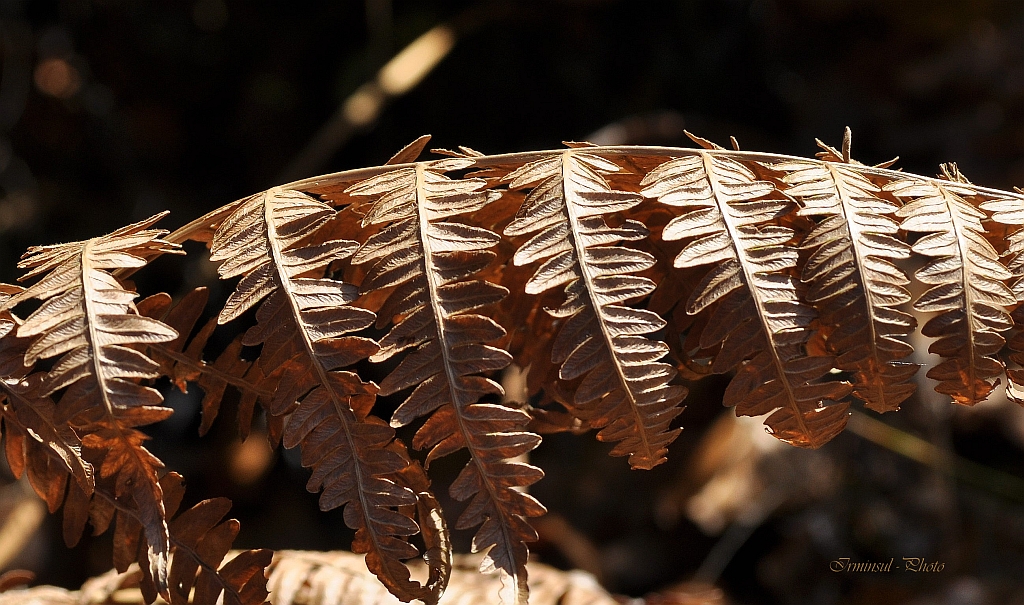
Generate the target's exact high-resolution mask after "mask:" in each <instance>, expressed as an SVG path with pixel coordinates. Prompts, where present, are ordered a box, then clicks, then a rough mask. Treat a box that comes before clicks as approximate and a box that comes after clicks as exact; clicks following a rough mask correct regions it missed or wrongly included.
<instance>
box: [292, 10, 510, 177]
mask: <svg viewBox="0 0 1024 605" xmlns="http://www.w3.org/2000/svg"><path fill="white" fill-rule="evenodd" d="M509 11H510V8H509V5H508V4H506V3H504V2H488V3H482V4H479V5H476V6H472V7H470V8H469V9H466V10H465V11H463V12H462V13H460V14H459V15H458V16H457V17H455V18H454V19H452V20H451V21H450V22H445V23H439V24H438V25H435V26H434V27H432V28H430V29H429V30H427V31H426V32H425V33H423V34H422V35H420V37H418V38H416V39H415V40H413V41H412V42H411V43H410V44H409V45H408V46H406V47H405V48H403V49H402V50H400V51H399V52H398V53H397V54H396V55H395V56H393V57H392V58H391V60H389V61H388V62H387V63H385V64H384V66H383V67H381V68H380V70H379V71H378V72H377V75H376V76H375V77H374V78H373V79H372V80H370V81H369V82H366V83H365V84H363V85H362V86H360V87H359V88H357V89H356V90H355V92H353V93H352V94H351V95H349V96H348V98H346V99H345V100H344V102H342V104H341V105H340V106H338V109H337V110H335V112H334V115H332V116H331V118H330V119H329V120H327V122H326V123H325V124H324V125H323V126H321V127H320V130H318V131H317V132H316V134H314V135H313V138H312V139H310V141H309V143H308V144H306V146H305V147H304V148H303V149H302V151H300V152H299V154H298V155H297V156H295V159H293V160H292V161H291V163H290V164H288V166H287V167H286V168H285V169H284V171H283V172H281V174H280V175H279V176H278V178H277V179H276V180H277V181H278V182H285V181H294V180H298V179H300V178H302V177H306V176H309V175H311V174H315V173H317V172H320V169H321V168H322V167H323V166H324V164H326V163H327V161H328V160H329V159H330V158H331V156H332V155H334V153H335V152H337V151H338V150H339V149H341V147H343V146H344V145H345V143H347V142H348V141H349V139H351V138H352V136H353V135H354V134H356V133H357V132H359V131H360V130H362V129H365V128H367V127H369V126H370V125H371V124H373V123H374V122H375V121H376V120H377V118H378V117H380V114H381V112H382V111H383V110H384V108H385V107H387V105H388V104H389V103H390V102H391V101H392V100H394V99H395V98H397V97H400V96H402V95H404V94H406V93H407V92H409V91H410V90H412V89H413V88H415V87H416V86H417V85H418V84H419V83H420V82H421V81H422V80H423V78H425V77H427V75H428V74H429V73H430V72H431V71H433V69H434V68H435V67H437V65H438V63H440V62H441V61H442V60H443V59H444V58H445V57H446V56H448V53H450V52H451V50H452V48H454V47H455V43H456V42H457V41H458V38H459V37H460V36H465V35H466V34H469V33H472V32H473V31H474V30H476V29H479V28H480V27H481V26H483V25H485V24H487V23H491V22H493V21H495V20H498V19H500V18H502V17H504V16H505V15H507V14H509Z"/></svg>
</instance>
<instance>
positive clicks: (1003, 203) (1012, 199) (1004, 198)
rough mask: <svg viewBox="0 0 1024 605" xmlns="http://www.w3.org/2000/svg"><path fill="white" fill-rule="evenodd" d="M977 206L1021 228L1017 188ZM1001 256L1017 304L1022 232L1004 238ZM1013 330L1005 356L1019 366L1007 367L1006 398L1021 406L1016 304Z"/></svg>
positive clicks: (1022, 312)
mask: <svg viewBox="0 0 1024 605" xmlns="http://www.w3.org/2000/svg"><path fill="white" fill-rule="evenodd" d="M979 207H980V208H981V209H982V210H986V211H988V212H991V213H992V220H993V221H994V222H995V223H997V224H999V225H1004V226H1008V227H1019V226H1020V225H1024V191H1022V190H1021V189H1019V188H1018V189H1016V190H1015V191H1014V192H1012V193H1011V192H1006V193H1004V194H1003V195H1000V196H996V197H995V198H994V199H990V200H988V201H985V202H982V203H981V204H980V205H979ZM1003 256H1008V257H1010V259H1009V262H1008V263H1006V270H1007V271H1009V272H1010V273H1011V274H1012V276H1013V278H1012V280H1013V281H1012V283H1011V284H1010V292H1012V293H1013V297H1014V298H1015V299H1016V300H1017V302H1018V303H1019V302H1022V301H1024V229H1021V228H1018V229H1016V230H1015V231H1014V232H1013V233H1010V234H1009V235H1008V236H1006V241H1005V251H1004V252H1003ZM1010 317H1011V319H1012V320H1013V323H1014V325H1015V326H1016V328H1017V329H1016V330H1014V331H1012V332H1011V336H1010V337H1009V339H1008V340H1007V343H1006V349H1007V351H1006V355H1007V357H1008V358H1009V360H1010V361H1011V362H1013V363H1015V364H1017V366H1018V367H1009V368H1006V382H1007V384H1006V396H1007V397H1008V398H1010V399H1011V400H1012V401H1015V402H1017V403H1018V404H1024V370H1022V369H1021V368H1020V366H1022V365H1024V330H1021V329H1020V326H1021V325H1022V324H1024V307H1022V306H1020V305H1018V306H1017V308H1016V309H1015V310H1014V311H1013V313H1011V315H1010Z"/></svg>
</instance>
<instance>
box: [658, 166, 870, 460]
mask: <svg viewBox="0 0 1024 605" xmlns="http://www.w3.org/2000/svg"><path fill="white" fill-rule="evenodd" d="M641 186H642V187H643V190H642V193H643V194H644V195H645V196H648V197H657V198H658V200H659V201H660V202H661V203H664V204H668V205H670V206H679V207H683V208H687V209H688V210H687V212H686V213H685V214H683V215H681V216H679V217H676V218H675V219H673V220H672V221H671V222H670V223H669V224H668V225H666V226H665V229H664V231H663V234H662V237H663V239H665V240H668V241H673V240H679V239H684V238H696V239H692V240H691V241H690V242H689V243H688V244H686V246H685V247H684V248H683V250H682V251H681V252H680V253H679V255H678V256H676V259H675V261H674V265H675V266H676V267H679V268H688V267H695V266H703V265H714V268H712V269H711V270H710V271H709V272H708V273H707V275H706V276H705V277H704V279H703V281H702V282H701V284H700V285H699V286H698V287H697V289H696V290H695V291H694V293H693V294H692V295H691V297H690V299H689V302H688V304H687V313H690V314H697V313H700V312H701V311H703V310H704V309H706V308H707V307H708V306H710V305H712V304H713V303H716V302H717V303H718V306H717V308H716V309H715V311H714V314H713V315H712V317H711V319H710V320H709V321H708V326H707V327H706V328H705V329H704V331H703V332H702V334H701V338H700V341H701V346H702V347H703V348H708V347H711V346H713V345H715V344H716V343H722V346H721V350H720V352H719V353H718V355H717V356H716V358H715V360H714V362H713V364H712V370H713V371H715V372H727V371H729V370H731V369H733V368H736V367H737V366H739V370H738V372H737V374H736V376H735V377H734V378H733V379H732V382H731V383H730V384H729V387H728V388H727V389H726V393H725V401H724V403H725V405H729V406H736V413H737V414H740V415H746V416H759V415H761V414H766V413H769V412H771V415H770V416H769V417H768V418H767V419H766V420H765V424H766V425H767V426H768V428H769V429H770V430H771V432H772V434H773V435H775V436H776V437H778V438H779V439H781V440H783V441H786V442H789V443H791V444H793V445H798V446H801V447H819V446H821V445H822V444H824V443H825V442H827V441H829V440H830V439H832V438H833V437H835V436H836V435H837V434H839V432H841V431H842V430H843V428H844V427H845V426H846V421H847V418H848V414H847V408H848V406H849V404H847V403H837V404H833V405H825V402H826V401H829V400H831V401H839V400H841V399H843V398H844V397H845V396H846V395H847V394H848V393H849V390H850V387H849V385H848V384H845V383H842V382H819V380H820V379H821V378H822V377H823V376H825V375H826V374H827V373H828V372H829V370H831V369H832V365H833V359H832V357H831V356H808V355H806V352H805V350H804V347H805V344H806V342H807V340H808V338H809V337H810V335H811V331H810V324H811V321H812V320H813V319H814V311H813V309H811V308H810V307H809V306H807V305H805V304H804V303H802V302H800V299H799V296H798V294H797V288H796V283H795V281H794V278H793V276H792V275H791V273H792V271H793V269H794V268H795V267H796V264H797V251H796V249H795V248H793V247H792V246H790V245H788V243H789V242H790V241H791V240H792V239H793V235H794V234H793V230H792V229H789V228H787V227H782V226H779V225H776V224H773V223H772V221H773V219H776V218H778V217H780V216H782V215H784V214H786V213H787V212H788V211H789V209H790V207H791V204H790V203H789V202H788V201H787V200H785V199H774V198H771V197H766V196H769V195H770V194H772V192H773V191H774V190H775V186H774V185H773V184H772V183H770V182H767V181H759V180H757V178H756V177H755V175H754V173H753V172H752V171H751V170H750V169H749V168H748V167H747V166H745V165H744V164H743V163H741V162H740V161H738V160H735V159H732V158H729V157H726V156H724V155H722V154H716V153H714V152H712V151H706V150H702V151H695V152H693V154H692V155H687V156H684V157H681V158H678V159H674V160H669V161H668V162H665V163H664V164H662V165H661V166H659V167H657V168H655V169H654V170H652V171H651V172H650V173H648V174H647V175H646V176H645V177H644V179H643V181H642V182H641Z"/></svg>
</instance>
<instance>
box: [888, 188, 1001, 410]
mask: <svg viewBox="0 0 1024 605" xmlns="http://www.w3.org/2000/svg"><path fill="white" fill-rule="evenodd" d="M885 190H886V191H890V192H891V193H892V194H893V195H894V196H896V197H898V198H901V199H906V200H909V201H908V203H907V204H906V205H905V206H903V207H902V208H900V209H899V210H898V211H897V212H896V216H899V217H901V218H903V219H904V220H903V223H902V224H901V225H900V228H901V229H903V230H904V231H910V232H914V233H924V234H926V235H925V236H924V237H922V238H921V239H919V240H917V242H915V243H914V245H913V246H912V250H913V251H914V252H916V253H918V254H921V255H924V256H928V257H931V258H932V259H933V260H932V261H931V262H929V263H928V264H927V265H925V266H924V267H922V268H921V269H918V271H917V272H916V273H915V277H916V278H917V279H918V280H919V281H921V282H923V283H925V284H927V285H929V286H931V287H930V288H929V289H928V290H927V291H925V293H924V294H922V295H921V296H920V297H919V298H918V299H917V301H915V303H914V308H915V309H917V310H918V311H922V312H938V313H939V314H938V315H936V316H934V317H932V318H931V319H929V320H928V322H927V323H925V325H924V327H923V328H922V330H921V332H922V333H923V334H924V335H925V336H930V337H933V338H938V340H936V341H935V342H933V343H932V344H931V346H930V347H929V348H928V351H929V352H930V353H935V354H937V355H940V356H942V357H943V358H945V360H944V361H943V362H942V363H940V364H939V365H937V366H935V367H933V368H932V369H930V370H929V371H928V374H927V376H928V377H929V378H932V379H934V380H937V381H939V384H938V385H937V386H936V387H935V390H936V391H937V392H939V393H943V394H946V395H949V396H951V397H952V398H953V400H954V401H955V402H956V403H961V404H965V405H974V404H975V403H978V402H979V401H984V400H985V399H986V398H987V397H988V396H989V394H990V393H991V392H992V390H993V389H994V388H995V387H996V385H997V384H999V378H998V377H999V376H1000V375H1001V374H1002V373H1003V365H1002V363H1000V362H999V361H998V360H997V359H995V358H994V357H993V356H994V355H995V354H996V353H998V352H999V350H1000V349H1001V348H1002V346H1003V344H1004V342H1005V340H1004V338H1003V336H1002V335H1001V332H1004V331H1006V330H1008V329H1010V328H1011V327H1012V326H1013V321H1012V319H1011V318H1010V315H1009V314H1008V313H1007V312H1006V310H1005V309H1004V307H1006V306H1009V305H1013V304H1015V303H1016V299H1015V298H1014V296H1013V293H1012V292H1011V291H1010V289H1009V288H1007V287H1006V285H1005V284H1004V283H1003V281H1004V280H1007V279H1010V278H1011V277H1012V274H1011V273H1010V271H1008V270H1007V269H1006V268H1005V267H1003V265H1002V264H1000V262H999V255H998V253H997V252H996V250H995V249H994V248H993V247H992V244H990V243H989V242H988V240H987V239H986V238H985V232H986V230H985V227H984V226H983V225H982V220H984V219H986V218H987V216H986V214H985V213H984V212H983V211H981V210H979V209H978V208H976V207H975V206H974V205H972V204H970V203H969V202H967V201H966V200H965V199H964V198H965V197H970V196H973V195H975V193H976V189H975V188H974V187H972V186H970V185H969V184H968V183H964V182H959V181H955V180H950V181H945V182H944V181H940V180H931V179H929V180H925V179H921V178H914V177H908V178H902V179H897V180H894V181H892V182H891V183H889V184H887V185H886V186H885Z"/></svg>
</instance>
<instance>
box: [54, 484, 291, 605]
mask: <svg viewBox="0 0 1024 605" xmlns="http://www.w3.org/2000/svg"><path fill="white" fill-rule="evenodd" d="M160 487H161V491H162V494H163V498H164V500H163V506H164V509H165V510H166V513H167V517H168V518H172V517H175V516H176V518H174V519H173V520H172V521H171V522H170V523H169V524H168V525H169V536H170V537H169V544H170V546H171V558H170V563H169V570H170V572H169V587H168V588H169V590H168V591H166V592H163V593H161V594H163V596H164V598H165V599H166V600H167V601H168V602H170V603H171V604H172V605H186V604H188V603H197V604H198V603H224V604H227V603H231V604H233V605H260V604H262V603H264V602H265V601H266V598H267V594H268V593H267V578H266V576H265V573H264V570H265V569H266V568H267V566H268V565H270V561H271V558H272V556H273V552H272V551H269V550H249V551H243V552H241V553H236V554H235V556H234V557H233V558H231V559H230V560H229V561H228V562H227V563H224V558H225V555H227V553H228V551H229V550H230V548H231V543H232V542H233V541H234V539H235V536H236V535H237V534H238V529H239V525H238V521H236V520H235V519H229V520H227V521H222V519H223V517H224V515H225V514H227V512H228V510H229V509H230V508H231V502H230V501H229V500H228V499H226V498H214V499H212V500H204V501H203V502H200V503H199V504H197V505H195V506H194V507H192V508H191V509H189V510H187V511H185V512H183V513H181V514H177V513H178V508H179V506H180V505H181V500H182V497H183V495H184V492H185V488H184V483H183V481H182V478H181V475H178V474H177V473H173V472H172V473H168V474H167V475H165V476H164V477H163V478H162V479H161V480H160ZM145 514H146V513H145V511H142V510H139V509H137V508H135V507H134V506H132V504H131V503H130V502H122V501H120V499H118V498H115V497H114V496H113V494H112V493H111V492H109V491H108V490H107V489H106V488H105V487H102V486H98V487H97V488H96V491H95V493H94V496H93V497H92V498H91V499H89V498H88V497H87V496H85V495H84V494H82V493H81V491H80V490H78V489H77V488H76V487H75V485H74V484H72V487H71V488H70V489H69V493H68V500H67V502H66V504H65V512H64V526H65V530H64V531H65V537H66V538H67V537H68V536H76V538H75V540H77V536H79V535H81V533H82V530H83V529H84V527H85V523H86V521H87V520H88V521H90V522H91V523H92V525H93V527H94V530H95V533H97V534H99V533H102V532H104V531H106V529H107V527H108V526H109V524H110V521H111V519H112V518H116V524H115V526H114V561H115V568H116V569H117V571H119V572H121V573H125V572H126V571H128V570H129V568H130V567H133V565H132V563H134V562H136V560H137V562H138V564H139V567H140V568H141V573H140V574H139V576H140V577H139V578H138V587H139V589H140V590H141V592H142V596H143V600H144V601H145V602H146V603H153V602H154V601H155V600H156V598H157V594H158V589H157V586H156V584H155V582H154V578H153V575H152V574H151V573H150V571H149V569H148V566H147V565H146V552H147V550H148V545H147V537H146V536H147V534H146V532H145V531H144V529H143V525H142V523H143V519H144V516H145ZM70 543H71V544H73V541H70ZM222 563H223V564H222ZM197 574H198V575H197Z"/></svg>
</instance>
